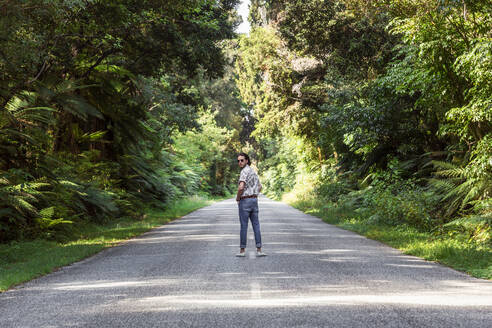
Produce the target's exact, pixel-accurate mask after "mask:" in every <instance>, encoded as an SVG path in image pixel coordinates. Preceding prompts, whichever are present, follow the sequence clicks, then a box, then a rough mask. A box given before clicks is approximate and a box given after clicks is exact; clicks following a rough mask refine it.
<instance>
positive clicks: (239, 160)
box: [237, 159, 245, 163]
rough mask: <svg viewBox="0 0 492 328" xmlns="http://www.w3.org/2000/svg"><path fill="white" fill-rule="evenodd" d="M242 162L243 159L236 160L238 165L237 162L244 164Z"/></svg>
mask: <svg viewBox="0 0 492 328" xmlns="http://www.w3.org/2000/svg"><path fill="white" fill-rule="evenodd" d="M244 161H245V159H238V160H237V162H238V163H239V162H241V163H242V162H244Z"/></svg>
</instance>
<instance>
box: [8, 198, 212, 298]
mask: <svg viewBox="0 0 492 328" xmlns="http://www.w3.org/2000/svg"><path fill="white" fill-rule="evenodd" d="M212 202H213V201H212V200H208V199H205V198H201V197H190V198H185V199H181V200H178V201H176V202H175V203H173V204H171V205H170V206H169V208H168V209H167V210H165V211H163V210H157V209H151V210H149V211H148V214H147V215H146V217H145V218H144V219H143V220H139V221H136V220H134V219H130V218H120V219H117V220H115V221H113V222H111V223H108V224H106V225H96V224H87V225H84V226H82V227H78V228H77V230H74V232H73V235H72V238H69V239H71V240H68V241H66V242H55V241H48V240H33V241H20V242H13V243H10V244H7V245H5V244H4V245H0V291H5V290H7V289H9V288H10V287H12V286H15V285H17V284H20V283H22V282H25V281H28V280H31V279H33V278H36V277H39V276H41V275H44V274H47V273H50V272H53V271H55V270H56V269H57V268H60V267H62V266H64V265H68V264H71V263H74V262H77V261H80V260H82V259H84V258H86V257H88V256H91V255H93V254H95V253H97V252H99V251H101V250H102V249H104V248H107V247H111V246H113V245H115V244H117V243H119V242H122V241H124V240H126V239H128V238H132V237H135V236H138V235H140V234H142V233H144V232H146V231H148V230H150V229H152V228H155V227H157V226H159V225H162V224H164V223H167V222H169V221H171V220H173V219H176V218H179V217H181V216H183V215H185V214H187V213H190V212H192V211H194V210H196V209H198V208H201V207H203V206H206V205H209V204H211V203H212Z"/></svg>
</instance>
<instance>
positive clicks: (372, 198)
mask: <svg viewBox="0 0 492 328" xmlns="http://www.w3.org/2000/svg"><path fill="white" fill-rule="evenodd" d="M238 4H239V1H238V0H183V1H162V0H140V1H136V0H104V1H103V0H21V1H19V0H5V1H2V3H0V154H1V156H0V244H2V243H3V244H8V243H11V242H14V241H19V240H33V239H48V240H55V241H57V240H64V239H65V238H67V236H70V234H71V232H72V231H73V229H74V227H76V226H78V225H83V224H86V223H88V222H90V223H95V224H105V223H107V222H110V221H112V220H114V219H115V218H119V217H131V218H133V219H134V220H142V219H143V218H144V217H145V213H146V211H148V210H149V208H162V209H165V208H166V206H168V204H170V203H171V202H172V201H174V200H176V199H180V198H183V197H187V196H190V195H195V194H200V195H203V196H221V197H228V196H231V195H232V193H234V192H235V190H236V188H237V187H236V181H237V177H238V173H239V170H238V168H237V163H236V155H237V153H238V152H240V151H245V152H248V153H249V154H250V155H251V157H252V158H253V161H254V163H255V166H256V168H257V169H258V171H259V174H260V179H261V181H262V183H263V185H264V187H265V193H266V195H267V196H269V197H271V198H274V199H278V200H284V201H286V202H289V203H291V204H293V205H295V206H297V207H299V208H301V209H303V210H305V211H310V210H311V211H314V212H316V213H318V214H319V213H325V214H326V213H328V214H330V215H332V216H333V217H334V218H335V219H334V220H335V221H337V220H338V221H340V220H343V219H344V218H349V219H351V220H356V221H358V222H361V223H363V224H365V225H379V226H383V227H393V228H397V229H412V230H413V231H416V232H423V233H424V232H425V233H429V235H430V236H432V238H457V239H458V240H462V241H463V242H464V243H466V244H467V245H468V246H469V247H475V248H477V249H482V250H483V249H485V253H486V254H487V255H486V256H487V258H488V259H489V261H490V253H491V251H490V248H491V245H492V230H491V223H492V2H490V1H488V0H486V1H484V0H412V1H410V0H380V1H361V0H303V1H301V0H290V1H282V0H252V1H251V4H250V13H249V19H248V20H249V22H250V23H251V27H252V29H251V32H250V33H249V34H241V35H238V34H237V33H235V28H236V27H237V26H238V25H239V23H240V21H241V18H240V17H239V15H238V13H237V6H238ZM338 221H337V222H338ZM337 222H335V223H337ZM489 264H490V263H489ZM486 270H488V269H486ZM488 274H489V275H490V272H489V273H488ZM485 276H487V274H485Z"/></svg>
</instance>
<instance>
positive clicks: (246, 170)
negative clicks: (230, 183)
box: [239, 165, 261, 197]
mask: <svg viewBox="0 0 492 328" xmlns="http://www.w3.org/2000/svg"><path fill="white" fill-rule="evenodd" d="M241 181H244V183H245V187H244V191H243V194H242V196H243V197H244V196H251V195H258V194H259V193H260V186H261V184H260V179H259V178H258V175H257V174H256V172H255V171H254V170H253V169H252V168H251V167H250V166H249V165H246V166H245V167H243V169H242V170H241V175H240V176H239V182H241Z"/></svg>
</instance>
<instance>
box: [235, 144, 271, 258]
mask: <svg viewBox="0 0 492 328" xmlns="http://www.w3.org/2000/svg"><path fill="white" fill-rule="evenodd" d="M237 162H238V164H239V167H240V168H241V175H240V176H239V187H238V190H237V196H236V201H237V203H238V206H239V221H240V222H241V233H240V246H239V247H240V251H239V253H238V254H237V255H236V256H238V257H244V256H246V239H247V236H248V221H249V220H251V225H252V226H253V231H254V233H255V242H256V256H266V254H265V253H263V252H262V251H261V232H260V221H259V219H258V194H259V193H260V191H261V183H260V179H258V175H257V174H256V172H255V171H253V169H252V168H251V167H250V164H251V161H250V159H249V156H248V155H247V154H245V153H240V154H239V155H238V156H237Z"/></svg>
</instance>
